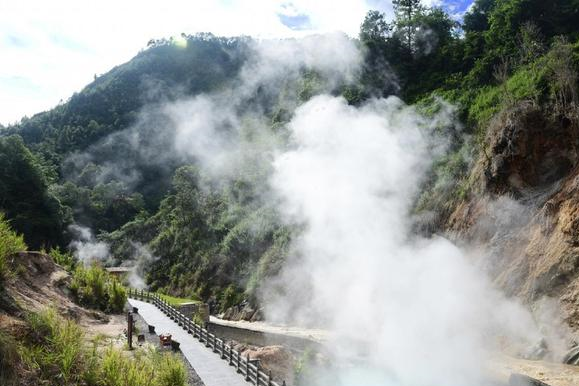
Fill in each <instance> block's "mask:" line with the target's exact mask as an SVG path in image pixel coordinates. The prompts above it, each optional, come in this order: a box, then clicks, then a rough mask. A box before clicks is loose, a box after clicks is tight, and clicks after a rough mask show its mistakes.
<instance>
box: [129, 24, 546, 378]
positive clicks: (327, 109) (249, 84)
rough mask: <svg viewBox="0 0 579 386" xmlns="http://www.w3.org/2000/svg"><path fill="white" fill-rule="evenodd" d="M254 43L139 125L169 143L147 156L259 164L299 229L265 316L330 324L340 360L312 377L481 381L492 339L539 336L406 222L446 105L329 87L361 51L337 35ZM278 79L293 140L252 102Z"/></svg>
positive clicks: (217, 172) (226, 169)
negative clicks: (432, 106)
mask: <svg viewBox="0 0 579 386" xmlns="http://www.w3.org/2000/svg"><path fill="white" fill-rule="evenodd" d="M254 50H255V55H252V59H251V60H250V61H249V62H248V63H247V64H246V65H245V66H244V68H243V70H242V71H241V73H240V75H239V77H238V79H237V83H236V84H235V85H234V86H233V87H231V88H228V89H227V90H221V91H219V92H216V93H213V94H208V95H198V96H196V97H193V98H188V99H183V100H181V101H178V102H175V103H169V104H166V105H162V106H156V107H155V108H150V109H149V110H148V111H147V112H145V113H144V114H143V117H142V119H141V123H140V124H141V125H147V124H149V125H151V126H152V127H153V126H154V127H155V130H154V132H155V133H162V135H163V136H164V137H165V139H163V140H159V141H158V143H162V144H163V146H165V145H166V146H168V148H164V147H163V149H160V148H161V147H162V146H160V145H159V146H157V147H156V148H154V150H155V154H171V155H173V154H174V153H176V154H178V155H179V156H180V157H183V159H184V160H186V161H191V160H195V162H196V163H197V164H198V165H199V166H200V167H201V168H202V169H203V171H204V172H205V173H206V174H207V175H209V176H211V177H212V178H213V179H215V180H219V181H221V180H227V179H228V177H229V176H232V175H235V174H238V173H242V172H243V170H242V168H243V165H245V163H244V160H245V159H247V158H251V159H253V160H256V162H266V163H269V164H268V165H267V166H268V167H271V169H272V170H273V175H272V177H271V189H272V192H267V194H266V192H264V196H267V199H271V198H272V197H274V199H275V200H279V202H280V205H279V211H280V212H281V213H282V215H283V217H284V220H285V221H286V222H287V223H288V224H291V225H296V224H297V225H298V226H299V229H302V230H303V231H302V232H301V233H300V235H299V236H297V237H296V238H295V239H294V240H293V249H292V251H291V253H290V258H289V259H288V261H286V264H285V267H284V268H283V269H282V272H281V273H280V274H279V276H278V277H276V278H275V279H272V280H271V282H270V283H268V284H267V285H264V287H263V291H262V292H263V293H262V298H263V302H264V304H265V306H266V317H267V318H268V319H270V320H273V321H282V322H284V323H297V324H300V325H304V326H316V327H324V328H326V329H328V330H329V331H331V333H332V336H333V339H332V341H331V342H330V344H331V345H332V348H334V356H335V357H334V358H333V359H334V363H336V367H337V368H338V370H339V371H332V372H331V373H324V372H321V373H317V374H315V376H314V378H315V379H312V380H311V384H312V385H314V384H316V382H317V384H320V385H324V386H325V385H334V386H335V385H344V386H360V385H364V386H371V385H380V386H384V385H388V386H440V385H445V386H481V385H483V384H484V380H485V369H484V365H483V363H484V359H485V356H486V353H487V351H488V350H492V349H493V348H494V347H493V343H494V341H495V340H494V338H495V337H498V336H502V337H505V338H507V339H508V340H509V341H512V342H525V343H529V342H535V341H537V340H538V339H539V338H540V336H539V333H538V331H537V329H536V327H535V324H534V322H533V320H532V317H531V316H530V314H529V313H528V312H526V311H525V310H524V309H523V308H522V307H521V306H519V305H518V304H517V303H515V302H511V301H508V300H506V299H505V298H504V297H502V296H501V295H500V293H499V292H497V291H496V290H494V289H493V288H492V286H491V285H490V284H489V283H488V281H487V280H486V279H485V277H484V275H483V274H482V273H481V272H479V271H477V270H476V269H475V267H474V266H472V265H471V264H470V263H469V262H468V259H467V258H466V256H465V254H464V252H463V251H462V250H460V249H459V248H458V247H456V246H455V245H453V244H452V243H451V242H449V241H447V240H446V239H444V238H442V237H435V238H432V239H424V238H420V237H417V236H414V235H413V234H412V232H411V225H412V224H411V220H410V219H411V208H412V205H413V202H414V200H415V196H416V194H417V192H418V189H419V186H420V183H421V182H422V181H423V179H424V178H425V173H426V172H427V171H428V169H429V167H430V166H431V162H432V160H433V158H434V156H435V155H436V154H439V152H440V151H442V150H443V149H444V146H445V140H444V139H443V138H440V137H437V136H436V135H435V134H434V133H435V132H436V130H434V127H435V126H440V125H444V123H445V122H446V123H450V121H449V119H450V115H449V114H448V111H446V110H445V109H443V111H442V112H441V113H440V114H439V115H437V116H435V117H433V118H429V119H427V118H425V117H423V116H421V115H420V114H418V113H417V112H416V111H415V110H414V109H413V108H411V107H408V106H406V105H404V103H403V102H401V101H400V100H399V99H397V98H395V97H391V98H388V99H374V100H372V101H370V102H368V103H366V104H365V105H364V106H361V107H353V106H349V105H348V104H347V103H346V101H345V100H344V99H342V98H340V97H335V96H331V95H330V94H331V93H332V92H333V91H335V89H334V87H335V86H336V85H338V84H347V83H348V82H349V81H350V80H352V79H354V77H355V75H356V73H357V72H358V71H359V70H360V64H361V62H362V61H361V54H360V52H359V51H358V50H357V48H356V45H355V44H354V42H352V41H351V40H350V39H348V38H347V37H345V36H341V35H335V36H334V35H333V36H330V37H314V38H310V39H306V40H303V41H291V40H290V41H286V42H267V41H265V42H260V43H256V45H255V47H254ZM304 68H311V69H313V70H315V71H316V72H317V73H318V74H320V75H321V77H322V78H323V79H325V81H326V82H325V84H324V86H323V88H322V89H321V90H317V91H318V93H321V94H324V95H319V96H317V97H314V98H312V99H310V100H309V101H308V102H306V103H305V104H302V105H300V103H301V102H300V99H299V98H298V97H297V95H296V90H295V89H292V88H291V85H292V84H294V83H296V82H298V81H299V79H300V75H301V71H302V70H303V69H304ZM393 78H394V77H393ZM288 85H289V88H288ZM282 89H283V90H284V93H283V94H285V97H284V98H280V100H279V101H278V102H279V103H278V104H279V105H281V106H282V107H283V108H285V109H287V110H288V111H289V112H290V113H291V116H292V119H291V122H290V123H289V124H288V127H287V129H288V131H289V135H290V144H289V148H288V146H287V145H286V143H285V138H280V136H282V137H283V136H284V135H286V133H287V132H284V131H283V130H280V132H281V133H282V134H281V135H280V133H273V132H272V130H271V129H270V126H271V118H268V116H267V114H264V111H262V110H261V109H260V106H261V105H260V104H259V103H253V100H254V99H255V98H256V95H260V96H261V97H262V98H265V99H268V98H273V97H276V98H277V96H279V95H280V94H282V93H281V91H280V90H282ZM148 122H155V123H156V124H155V125H152V124H150V123H148ZM157 126H159V127H162V128H163V130H160V129H157ZM137 128H138V126H137ZM247 128H251V130H253V131H252V132H251V135H247V136H246V137H249V138H252V139H251V140H249V141H247V140H244V135H245V134H247V131H246V130H247ZM139 132H140V131H139V130H135V129H134V128H132V129H130V130H128V131H126V132H125V135H126V136H127V137H128V138H133V136H138V135H137V134H135V133H139ZM166 137H171V140H170V141H168V140H167V139H166ZM154 138H156V137H154ZM127 142H130V141H127ZM151 142H153V143H157V141H151ZM139 143H140V142H139ZM139 151H142V150H141V149H139ZM255 154H261V155H264V156H257V157H255ZM252 157H253V158H252ZM147 158H148V157H147ZM153 159H155V160H157V158H153ZM158 162H160V163H163V162H166V160H165V159H158ZM270 193H271V194H270ZM262 199H263V197H262ZM145 255H146V254H145ZM146 256H148V255H146ZM147 259H149V257H147V258H146V259H145V260H146V261H148V260H147ZM139 284H141V285H142V283H140V282H139ZM359 363H364V365H356V366H354V365H353V364H359ZM330 374H331V375H330Z"/></svg>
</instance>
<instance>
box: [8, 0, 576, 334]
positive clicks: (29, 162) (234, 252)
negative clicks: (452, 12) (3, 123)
mask: <svg viewBox="0 0 579 386" xmlns="http://www.w3.org/2000/svg"><path fill="white" fill-rule="evenodd" d="M400 3H401V4H402V3H404V4H406V5H404V4H402V5H399V6H400V7H407V8H404V9H402V8H400V9H398V12H397V17H396V18H395V19H394V20H393V21H388V20H386V17H385V15H383V14H381V13H380V12H377V11H373V12H370V13H369V14H368V15H367V17H366V19H365V20H364V21H363V22H362V24H361V30H360V36H359V39H348V38H345V37H339V38H336V37H330V38H328V39H330V40H329V41H330V42H332V44H321V43H322V42H323V40H319V39H326V37H317V38H310V39H309V40H308V39H305V40H303V41H299V40H291V39H290V40H287V41H279V42H275V41H274V42H267V41H265V42H264V41H255V40H253V39H250V38H218V37H214V36H212V35H209V34H201V35H195V36H188V35H183V36H182V39H181V40H179V41H177V40H176V39H173V40H171V39H169V40H160V41H152V42H150V45H149V47H148V48H147V49H145V50H144V51H142V52H140V53H139V54H138V55H137V56H136V57H135V58H133V59H132V60H130V61H129V62H127V63H125V64H122V65H120V66H118V67H115V68H114V69H112V70H111V71H110V72H108V73H106V74H103V75H101V76H99V77H97V78H96V79H95V80H94V82H92V83H91V84H89V85H88V86H86V87H85V88H84V89H83V90H82V91H81V92H79V93H78V94H75V95H73V96H72V97H71V98H70V99H69V100H68V101H66V102H65V103H62V104H60V105H59V106H57V107H55V108H54V109H52V110H50V111H47V112H43V113H40V114H37V115H35V116H33V117H31V118H25V119H23V120H22V121H21V122H20V123H19V124H16V125H13V126H10V127H7V128H3V129H1V131H0V136H1V138H0V141H1V142H0V149H3V150H2V153H0V156H2V157H4V158H6V159H10V160H17V161H18V164H16V163H14V164H13V165H15V166H13V167H12V168H9V167H5V166H4V165H9V164H10V163H8V162H2V165H3V166H2V169H0V177H1V178H0V188H1V189H0V193H1V194H2V196H1V199H0V209H2V210H3V211H4V212H6V215H7V217H8V218H9V219H11V221H12V223H13V226H14V227H15V228H16V229H17V230H18V231H19V232H21V233H23V234H24V236H25V238H26V241H27V242H28V244H29V245H31V246H33V247H35V248H39V247H41V246H43V245H44V246H46V247H50V246H59V247H60V248H67V247H68V246H69V243H70V241H72V240H76V239H78V238H79V235H78V229H85V228H90V229H91V230H92V233H93V234H94V235H96V236H94V235H89V236H86V235H85V236H83V237H84V238H83V239H82V240H81V243H80V244H79V243H76V244H73V245H76V246H77V247H78V245H82V246H92V245H94V244H98V243H99V242H101V243H106V245H107V248H108V251H109V253H108V258H109V263H111V264H118V263H122V262H126V261H133V262H134V263H135V264H136V265H137V267H138V271H139V272H140V273H141V274H142V275H143V277H144V279H145V281H146V282H147V284H149V285H150V286H151V287H152V288H153V289H162V290H164V291H166V292H171V293H173V294H176V295H179V294H181V295H191V294H192V293H195V294H197V295H199V296H201V297H202V298H204V299H210V298H211V299H213V300H214V301H215V302H216V303H217V304H218V309H220V310H223V311H224V310H225V309H227V308H228V307H230V306H232V305H234V304H237V303H239V302H241V301H242V299H244V298H248V299H249V300H250V301H251V302H252V303H257V302H258V298H259V296H258V294H259V292H260V289H261V285H262V283H263V282H264V280H265V279H266V278H269V277H272V276H274V275H275V274H276V273H278V272H279V270H280V269H281V267H282V265H283V262H284V260H285V258H286V256H287V255H288V253H290V251H291V241H292V240H294V239H296V238H298V237H299V235H300V234H301V232H302V231H303V227H304V226H305V225H304V224H300V223H293V224H292V223H288V222H287V221H284V218H283V217H284V216H282V215H281V214H280V212H279V205H278V202H276V200H277V199H278V198H276V197H274V196H273V195H272V194H271V186H270V182H271V181H270V178H271V174H272V162H271V161H272V159H273V158H274V155H275V152H276V150H279V149H288V148H291V146H293V144H292V137H291V133H290V130H289V129H288V125H291V123H290V122H291V120H292V118H293V117H294V116H295V114H296V113H295V112H296V109H298V108H299V107H300V106H302V105H303V104H304V102H306V101H309V100H311V99H312V98H314V97H315V96H316V95H319V94H330V95H334V96H341V97H343V98H344V100H345V101H346V102H347V103H348V104H349V105H351V106H364V105H365V104H366V103H369V102H371V101H372V100H373V98H381V97H388V96H397V97H400V98H402V99H403V100H404V101H405V102H407V103H409V104H412V105H413V108H414V109H416V111H417V112H418V113H419V114H421V116H423V117H436V116H438V115H437V114H440V112H441V111H449V112H448V115H450V116H451V120H450V121H451V123H448V122H442V123H440V125H438V127H437V128H436V130H435V133H436V135H441V136H443V137H444V138H445V139H446V141H447V146H445V147H444V151H443V152H442V154H437V155H436V159H435V162H434V163H433V166H432V167H431V169H430V170H429V172H428V173H427V177H426V178H425V180H424V181H422V184H421V188H420V192H419V193H418V194H417V197H414V198H413V200H414V205H413V210H412V216H413V221H414V222H413V227H414V228H413V229H415V231H416V232H417V233H420V234H424V235H428V236H431V235H434V234H443V235H446V236H449V237H452V238H453V239H454V240H456V242H457V243H469V244H472V245H477V246H479V247H481V248H486V249H489V250H491V251H492V253H490V256H486V255H485V257H484V258H482V259H481V261H480V264H481V265H482V266H484V267H486V269H487V270H488V272H489V275H490V276H491V277H492V278H493V279H494V280H495V282H496V283H497V284H498V285H499V286H500V287H502V288H503V289H504V290H505V291H506V292H507V293H509V294H511V295H517V296H520V297H522V298H524V299H525V300H527V301H528V302H533V301H536V300H538V299H539V298H541V297H542V296H544V295H548V296H551V297H555V298H558V299H561V300H562V302H563V304H564V305H565V307H566V310H567V320H568V322H569V324H570V325H572V326H574V327H577V326H578V325H579V324H578V323H579V319H577V314H576V312H577V311H576V309H575V307H574V304H575V302H576V299H577V296H579V292H578V291H577V283H578V282H577V280H579V269H578V267H579V266H578V264H577V258H576V256H577V250H576V248H577V232H576V229H575V228H576V222H577V219H576V217H577V213H579V212H577V202H576V200H575V198H574V197H575V196H576V189H577V187H576V184H575V180H576V176H577V161H578V157H577V148H578V146H579V142H577V141H578V138H579V136H578V135H577V133H578V129H579V125H578V119H579V118H578V111H579V110H578V106H579V100H578V95H577V94H578V91H577V90H578V88H577V87H578V84H577V79H578V76H577V66H578V65H579V40H578V37H579V28H578V27H577V25H576V23H575V22H574V20H577V18H578V17H579V2H577V1H576V0H556V1H551V2H544V1H540V0H477V1H475V2H474V5H473V6H472V8H471V10H470V11H469V12H468V13H467V14H466V15H465V16H464V20H463V21H462V22H461V23H458V22H456V21H455V20H453V19H452V18H451V17H450V16H449V15H447V14H446V13H445V12H444V11H442V10H441V9H438V8H425V7H422V6H413V5H412V4H414V3H415V2H400ZM316 39H318V40H316ZM182 41H185V42H186V44H182ZM328 47H330V48H328ZM354 52H357V53H360V52H361V53H362V54H361V55H356V54H353V53H354ZM352 68H357V69H358V70H357V71H352V72H351V71H350V70H351V69H352ZM449 106H452V107H449ZM198 117H200V118H198ZM433 119H434V118H433ZM18 137H20V138H21V139H18ZM208 137H210V138H212V141H207V140H206V139H207V138H208ZM12 153H15V154H12ZM16 153H17V154H16ZM11 162H16V161H11ZM19 165H25V166H19ZM21 170H24V171H25V172H23V173H20V172H18V171H21ZM24 192H26V193H24ZM29 192H32V193H29ZM73 223H75V224H76V226H75V227H70V226H69V225H70V224H73Z"/></svg>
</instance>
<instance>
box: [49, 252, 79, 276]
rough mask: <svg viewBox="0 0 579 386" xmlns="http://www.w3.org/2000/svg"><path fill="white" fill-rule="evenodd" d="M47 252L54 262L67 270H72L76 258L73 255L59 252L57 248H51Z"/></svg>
mask: <svg viewBox="0 0 579 386" xmlns="http://www.w3.org/2000/svg"><path fill="white" fill-rule="evenodd" d="M48 254H49V255H50V256H51V257H52V259H53V260H54V262H55V263H56V264H58V265H60V266H61V267H63V268H64V269H66V270H67V271H68V272H72V271H73V270H74V267H75V266H76V260H75V258H74V256H73V255H72V254H70V253H68V252H61V251H60V249H58V248H52V249H51V250H50V252H48Z"/></svg>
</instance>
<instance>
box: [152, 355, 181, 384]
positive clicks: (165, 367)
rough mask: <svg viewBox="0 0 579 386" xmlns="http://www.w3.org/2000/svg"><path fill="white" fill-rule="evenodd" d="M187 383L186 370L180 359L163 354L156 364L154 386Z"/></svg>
mask: <svg viewBox="0 0 579 386" xmlns="http://www.w3.org/2000/svg"><path fill="white" fill-rule="evenodd" d="M186 383H187V372H186V369H185V366H184V365H183V362H182V361H179V360H176V359H175V358H174V357H173V356H171V355H163V356H161V359H160V360H159V361H158V364H157V374H156V383H155V385H156V386H182V385H185V384H186Z"/></svg>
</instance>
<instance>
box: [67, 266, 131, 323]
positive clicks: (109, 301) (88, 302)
mask: <svg viewBox="0 0 579 386" xmlns="http://www.w3.org/2000/svg"><path fill="white" fill-rule="evenodd" d="M70 289H71V291H72V295H73V296H74V298H75V299H76V301H77V302H78V303H79V304H81V305H83V306H85V307H90V308H96V309H99V310H101V311H105V312H112V313H120V312H122V311H123V309H124V307H125V304H126V302H127V293H126V291H125V288H124V287H123V286H122V285H121V283H119V281H118V280H117V279H116V278H115V277H114V276H112V275H110V274H109V273H108V272H107V271H105V270H104V269H103V268H102V267H101V266H99V265H97V264H96V263H94V264H92V265H91V266H90V267H84V266H82V265H78V266H77V267H76V268H75V270H74V271H73V273H72V281H71V283H70Z"/></svg>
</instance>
